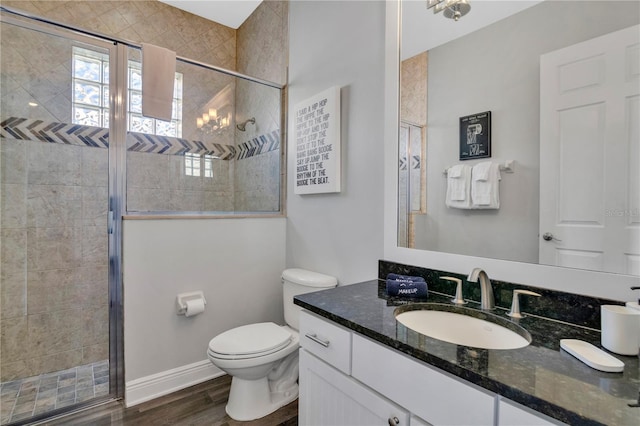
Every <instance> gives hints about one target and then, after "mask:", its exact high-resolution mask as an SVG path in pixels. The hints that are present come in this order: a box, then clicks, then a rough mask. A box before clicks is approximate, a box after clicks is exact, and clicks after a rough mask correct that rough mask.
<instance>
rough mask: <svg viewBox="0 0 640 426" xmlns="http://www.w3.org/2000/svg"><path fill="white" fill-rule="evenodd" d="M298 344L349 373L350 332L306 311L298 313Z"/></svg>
mask: <svg viewBox="0 0 640 426" xmlns="http://www.w3.org/2000/svg"><path fill="white" fill-rule="evenodd" d="M300 346H302V347H303V348H305V349H306V350H308V351H309V352H311V353H312V354H314V355H316V356H317V357H319V358H320V359H322V360H323V361H325V362H327V363H329V364H331V365H333V366H334V367H335V368H337V369H338V370H340V371H342V372H344V373H346V374H351V332H350V331H349V330H347V329H346V328H342V327H340V326H338V325H336V324H334V323H330V322H328V321H326V320H324V319H322V318H320V317H319V316H317V315H314V314H312V313H310V312H308V311H304V310H303V311H302V312H301V313H300Z"/></svg>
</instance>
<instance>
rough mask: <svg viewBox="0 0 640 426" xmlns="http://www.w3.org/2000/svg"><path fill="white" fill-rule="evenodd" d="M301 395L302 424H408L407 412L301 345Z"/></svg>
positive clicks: (335, 425)
mask: <svg viewBox="0 0 640 426" xmlns="http://www.w3.org/2000/svg"><path fill="white" fill-rule="evenodd" d="M299 383H300V399H299V406H298V421H299V424H300V425H302V426H305V425H318V426H327V425H332V426H342V425H344V426H360V425H361V426H375V425H381V426H385V425H389V424H393V423H392V422H396V419H397V422H396V423H395V424H397V425H400V426H408V425H409V413H408V412H407V411H406V410H403V409H402V408H400V407H399V406H397V405H395V404H393V403H392V402H391V401H389V400H387V399H385V398H383V397H381V396H380V395H378V394H377V393H375V392H373V391H371V390H370V389H368V388H367V387H365V386H363V385H362V384H360V383H359V382H357V381H356V380H354V379H352V378H350V377H348V376H345V375H344V374H342V373H340V372H339V371H338V370H336V369H334V368H333V367H331V366H329V365H328V364H325V363H324V362H322V361H321V360H319V359H318V358H316V357H315V356H314V355H311V354H310V353H309V352H307V351H306V350H305V349H300V378H299Z"/></svg>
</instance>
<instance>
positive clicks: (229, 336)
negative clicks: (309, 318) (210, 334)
mask: <svg viewBox="0 0 640 426" xmlns="http://www.w3.org/2000/svg"><path fill="white" fill-rule="evenodd" d="M290 341H291V333H289V332H288V331H287V330H286V329H284V328H283V327H281V326H279V325H277V324H274V323H272V322H261V323H257V324H249V325H243V326H241V327H237V328H233V329H231V330H228V331H225V332H224V333H222V334H219V335H218V336H216V337H214V338H213V339H211V341H210V342H209V350H210V351H211V352H213V353H216V354H220V355H253V356H257V355H259V354H262V353H265V352H275V351H276V350H278V349H280V348H282V347H284V346H287V345H288V344H289V342H290Z"/></svg>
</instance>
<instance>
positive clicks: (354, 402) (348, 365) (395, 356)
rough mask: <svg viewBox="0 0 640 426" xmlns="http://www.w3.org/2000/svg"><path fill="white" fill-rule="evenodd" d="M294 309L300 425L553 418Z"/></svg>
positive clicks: (529, 421)
mask: <svg viewBox="0 0 640 426" xmlns="http://www.w3.org/2000/svg"><path fill="white" fill-rule="evenodd" d="M300 315H301V316H300V346H301V349H300V379H299V383H300V399H299V422H300V424H301V425H335V426H340V425H345V426H347V425H387V424H390V425H410V426H425V425H442V424H446V425H491V424H498V425H522V424H528V425H552V424H556V425H557V424H560V423H556V422H555V421H553V420H552V419H549V420H547V418H545V416H542V415H540V416H539V415H536V414H534V413H532V410H529V409H526V408H525V407H521V406H518V405H517V404H515V403H512V402H511V401H508V400H506V399H504V398H502V397H499V396H497V395H495V394H494V393H491V392H489V391H487V390H485V389H483V388H480V387H478V386H476V385H474V384H471V383H469V382H466V381H463V380H461V379H459V378H457V377H455V376H453V375H451V374H449V373H446V372H444V371H442V370H439V369H436V368H434V367H431V366H429V365H427V364H425V363H423V362H420V361H417V360H415V359H413V358H411V357H410V356H407V355H405V354H402V353H400V352H397V351H395V350H392V349H390V348H388V347H386V346H384V345H382V344H380V343H378V342H375V341H373V340H370V339H368V338H366V337H364V336H361V335H359V334H358V333H355V332H353V331H351V330H349V329H347V328H344V327H342V326H340V325H338V324H335V323H333V322H331V321H329V320H326V319H324V318H321V317H319V316H317V315H315V314H312V313H310V312H308V311H302V312H301V314H300Z"/></svg>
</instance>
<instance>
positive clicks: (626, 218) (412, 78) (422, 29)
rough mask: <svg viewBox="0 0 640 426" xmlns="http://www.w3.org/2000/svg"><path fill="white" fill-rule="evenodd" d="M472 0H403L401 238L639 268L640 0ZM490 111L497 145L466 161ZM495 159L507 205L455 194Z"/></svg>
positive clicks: (512, 256) (417, 243) (533, 258)
mask: <svg viewBox="0 0 640 426" xmlns="http://www.w3.org/2000/svg"><path fill="white" fill-rule="evenodd" d="M468 4H469V5H470V6H471V9H470V11H469V12H468V14H466V15H464V16H462V17H461V18H460V19H459V20H458V21H454V20H453V19H449V18H447V17H446V16H445V15H444V14H443V13H437V14H435V13H433V10H432V9H427V7H426V1H414V0H409V1H407V0H403V1H402V5H401V47H400V57H401V58H400V59H401V68H400V76H401V78H400V80H401V81H400V129H399V138H400V139H399V148H398V159H399V161H398V227H397V230H398V247H407V248H415V249H421V250H429V251H434V252H442V253H452V254H460V255H467V256H476V257H483V258H491V259H501V260H509V261H517V262H526V263H532V264H541V265H553V266H563V267H568V268H577V269H582V270H591V271H602V272H610V273H615V274H623V275H632V276H637V275H640V118H639V117H640V30H639V28H640V27H638V25H639V24H640V2H637V1H591V0H587V1H580V0H573V1H556V0H546V1H488V0H469V1H468ZM488 111H490V112H491V121H490V142H491V151H490V154H491V156H490V157H487V156H484V157H483V158H472V159H464V160H462V159H461V157H460V152H461V149H462V144H463V143H464V141H465V133H464V132H465V131H467V132H468V131H469V126H468V125H467V126H465V122H464V121H462V120H461V118H463V117H468V116H474V115H477V114H479V113H483V112H488ZM482 124H483V125H484V126H485V129H484V131H488V130H489V129H487V128H486V127H487V125H488V123H487V122H483V123H482ZM474 129H475V128H474ZM478 131H480V130H479V129H478ZM461 133H462V134H463V137H462V139H461ZM466 141H467V142H468V143H470V140H469V139H466ZM487 161H490V162H492V163H494V164H495V165H496V166H495V167H502V168H503V170H502V171H500V172H499V176H500V180H499V183H498V184H497V185H498V186H499V207H498V208H458V207H451V206H447V204H448V203H447V202H446V201H447V188H448V186H449V185H452V183H451V180H452V179H451V178H450V176H449V175H448V174H447V172H450V171H452V170H455V174H456V175H458V173H459V172H460V170H459V169H458V168H455V166H458V165H465V166H469V167H468V169H472V168H473V166H475V165H477V164H480V163H483V162H487ZM509 165H511V170H510V171H509V170H504V168H505V166H509ZM452 168H453V169H452ZM463 177H464V173H463ZM454 179H455V178H454ZM473 179H474V178H473V177H471V178H470V179H469V185H471V182H472V180H473ZM454 184H455V182H454ZM449 190H450V191H451V186H449ZM454 192H455V191H454ZM467 196H470V191H467ZM449 197H450V199H451V193H450V194H449ZM458 198H460V197H458ZM458 201H459V200H458ZM449 204H453V203H449ZM466 207H469V206H466ZM472 207H473V206H472ZM491 207H496V206H494V205H492V206H491Z"/></svg>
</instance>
